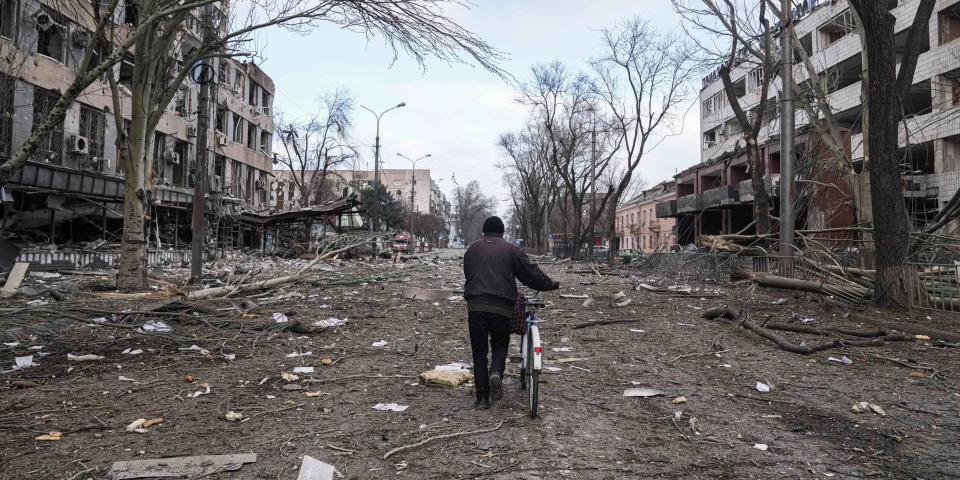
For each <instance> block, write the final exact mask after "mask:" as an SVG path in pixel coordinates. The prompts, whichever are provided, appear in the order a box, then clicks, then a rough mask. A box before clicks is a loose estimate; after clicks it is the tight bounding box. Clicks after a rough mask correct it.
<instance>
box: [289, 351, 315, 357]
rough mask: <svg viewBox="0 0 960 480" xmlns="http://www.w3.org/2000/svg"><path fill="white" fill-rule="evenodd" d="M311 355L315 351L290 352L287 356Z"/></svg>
mask: <svg viewBox="0 0 960 480" xmlns="http://www.w3.org/2000/svg"><path fill="white" fill-rule="evenodd" d="M310 355H313V352H303V353H297V352H293V353H288V354H287V358H297V357H309V356H310Z"/></svg>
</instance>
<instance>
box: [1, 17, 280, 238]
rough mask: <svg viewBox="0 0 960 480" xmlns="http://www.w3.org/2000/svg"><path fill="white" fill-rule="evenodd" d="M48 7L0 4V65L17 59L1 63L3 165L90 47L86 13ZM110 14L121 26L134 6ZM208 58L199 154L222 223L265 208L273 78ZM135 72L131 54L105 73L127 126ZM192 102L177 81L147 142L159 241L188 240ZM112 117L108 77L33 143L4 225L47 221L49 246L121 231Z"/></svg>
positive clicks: (189, 40) (186, 34)
mask: <svg viewBox="0 0 960 480" xmlns="http://www.w3.org/2000/svg"><path fill="white" fill-rule="evenodd" d="M56 5H58V4H55V3H49V2H40V1H37V0H3V1H2V3H0V51H2V52H3V56H4V58H22V61H20V62H15V63H11V62H0V86H2V88H0V109H2V112H0V113H2V114H0V161H6V160H7V159H9V158H10V156H11V155H12V154H13V153H14V152H16V151H17V149H18V148H20V146H21V145H23V143H24V142H26V141H27V139H28V137H29V136H30V134H31V132H32V130H33V128H34V127H35V126H36V125H37V124H39V123H40V122H42V121H43V120H44V119H45V118H46V116H47V114H48V113H49V112H50V110H51V108H52V106H53V105H54V104H55V103H56V102H57V101H58V100H59V98H60V93H59V92H62V91H64V90H65V89H66V88H67V87H68V86H69V85H70V83H71V82H72V80H73V78H74V76H75V75H76V69H77V67H78V63H79V62H80V59H81V58H82V56H83V52H84V48H86V46H87V42H88V38H89V37H90V31H89V30H88V29H87V27H85V24H86V23H87V22H85V21H84V19H82V18H75V15H76V12H82V11H84V9H73V8H70V7H65V8H63V9H61V10H58V9H56V7H55V6H56ZM218 5H220V3H219V2H218ZM218 8H223V7H218ZM116 15H117V18H118V19H124V21H126V18H135V16H136V3H134V2H131V1H121V2H120V5H119V6H118V10H117V13H116ZM131 16H132V17H131ZM118 21H119V20H118ZM131 21H135V20H131ZM199 25H200V22H199V20H198V19H197V18H195V17H190V18H188V20H187V21H186V22H185V23H184V26H185V28H184V30H183V32H182V39H181V41H180V42H179V43H180V44H181V46H180V49H181V50H184V51H185V50H187V49H190V48H192V47H194V46H198V45H199V42H200V32H199V29H200V27H199ZM177 54H178V55H179V52H177ZM211 62H212V64H211V65H210V66H211V67H214V68H215V69H216V71H217V72H218V75H217V77H216V78H215V79H213V84H214V88H213V89H212V91H213V92H215V95H214V96H213V99H212V105H211V108H210V110H211V113H210V115H211V119H210V122H209V124H210V135H209V136H208V138H209V143H208V145H207V146H206V148H209V151H210V152H212V155H210V157H209V160H208V163H209V165H208V169H209V170H208V172H209V175H208V178H209V179H210V185H209V187H210V188H209V189H208V191H209V192H210V195H211V197H216V198H217V201H216V202H210V203H212V204H216V205H226V206H229V208H226V209H222V210H220V211H221V213H226V214H228V215H230V214H234V213H238V212H239V211H240V210H260V209H263V208H266V207H267V206H268V197H267V192H268V191H269V188H270V181H271V169H272V161H271V160H272V159H271V146H272V133H273V119H272V116H271V108H272V105H273V95H274V84H273V81H272V80H271V79H270V77H268V76H267V75H266V74H265V73H264V72H263V71H262V70H261V69H260V68H259V67H258V66H257V65H255V64H253V63H240V62H237V61H235V60H232V59H220V60H215V61H211ZM133 70H134V65H133V56H132V55H131V56H129V57H128V58H127V59H124V60H123V61H122V62H120V63H119V64H118V65H117V66H116V67H115V70H114V74H115V75H116V76H117V78H118V79H119V85H120V88H119V90H120V96H121V98H120V99H119V104H120V106H121V110H122V111H121V112H120V116H121V117H122V118H124V119H125V120H128V119H129V118H130V109H131V101H130V93H129V92H130V86H131V85H132V83H131V82H132V78H133ZM198 95H199V86H198V85H197V84H196V83H195V82H193V81H190V80H187V81H185V82H184V83H183V84H182V85H181V86H180V89H179V92H178V93H177V94H176V96H175V97H174V99H173V100H172V101H171V102H170V105H169V106H168V107H167V109H166V111H165V112H164V113H163V116H162V118H161V120H160V122H159V124H158V125H157V129H156V132H155V133H154V138H153V141H154V146H155V148H154V154H153V175H152V178H153V181H154V185H153V188H152V191H153V206H154V209H153V210H154V211H153V212H152V217H153V218H154V219H155V221H156V222H157V224H158V226H159V230H160V232H161V237H162V238H163V240H164V243H169V244H171V245H178V244H182V242H184V241H189V238H190V232H191V230H190V228H189V225H190V208H189V207H190V204H192V202H193V189H192V187H193V179H194V178H195V175H194V173H195V172H194V165H195V158H196V149H197V147H198V146H197V133H198V132H197V125H198V115H197V112H198ZM112 110H113V99H112V96H111V91H110V87H109V85H108V84H107V82H106V81H105V79H101V80H100V81H95V82H94V83H93V85H91V86H90V87H89V88H87V89H86V90H85V91H84V92H83V93H82V94H81V95H80V96H79V97H78V98H77V100H76V101H75V102H74V103H73V105H71V106H70V108H69V110H68V112H67V114H66V117H65V119H64V121H63V123H62V124H60V125H58V126H57V127H56V128H55V129H54V130H53V131H52V132H51V133H50V135H48V136H47V137H46V138H45V139H43V140H42V144H41V146H40V148H39V150H38V151H37V153H36V154H35V155H34V156H33V158H31V159H30V160H29V161H28V163H27V164H26V165H25V166H24V167H23V169H21V171H20V172H18V173H17V174H16V176H15V177H14V178H13V179H12V181H11V182H9V183H8V184H7V185H6V186H5V188H6V191H7V192H8V193H9V194H10V195H5V200H8V201H9V202H8V203H6V204H5V205H6V206H7V207H8V208H5V210H4V216H5V218H6V222H5V223H4V226H3V227H4V229H6V230H28V229H31V228H35V227H37V226H39V225H40V224H43V225H44V226H46V225H47V224H50V229H51V241H54V240H67V239H69V238H73V239H75V240H80V239H82V238H88V237H93V238H97V237H100V236H101V235H103V236H104V237H106V238H113V236H112V235H107V233H106V232H101V231H100V229H97V228H95V227H97V226H99V227H100V228H102V229H104V230H108V231H112V232H116V231H118V230H119V227H120V222H119V219H120V216H119V215H120V214H119V212H122V211H123V209H122V208H121V204H122V202H123V195H124V187H123V183H124V179H123V173H122V172H121V171H120V168H119V166H118V162H117V158H118V152H117V148H116V144H115V142H116V138H117V132H118V129H119V128H125V126H123V125H121V126H118V125H116V122H115V120H114V119H115V116H114V114H113V113H112ZM11 202H12V203H11ZM48 211H49V212H50V213H47V212H48ZM86 217H90V218H86ZM64 222H68V223H69V225H68V226H69V228H64V227H60V232H62V233H58V231H57V227H56V225H57V224H62V223H64ZM91 225H92V226H93V227H91Z"/></svg>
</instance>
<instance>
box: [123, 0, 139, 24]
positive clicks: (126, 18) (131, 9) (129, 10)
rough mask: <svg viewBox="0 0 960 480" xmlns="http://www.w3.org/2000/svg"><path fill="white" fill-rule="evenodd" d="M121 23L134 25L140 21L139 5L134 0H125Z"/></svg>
mask: <svg viewBox="0 0 960 480" xmlns="http://www.w3.org/2000/svg"><path fill="white" fill-rule="evenodd" d="M123 23H124V24H126V25H136V24H138V23H140V6H139V5H137V2H136V0H127V1H126V2H125V4H124V8H123Z"/></svg>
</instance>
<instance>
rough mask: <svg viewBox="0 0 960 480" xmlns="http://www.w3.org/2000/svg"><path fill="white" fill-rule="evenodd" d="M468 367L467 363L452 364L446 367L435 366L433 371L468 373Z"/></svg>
mask: <svg viewBox="0 0 960 480" xmlns="http://www.w3.org/2000/svg"><path fill="white" fill-rule="evenodd" d="M470 367H471V365H470V364H469V363H463V362H453V363H448V364H446V365H437V366H436V367H433V369H434V370H436V371H438V372H451V373H470Z"/></svg>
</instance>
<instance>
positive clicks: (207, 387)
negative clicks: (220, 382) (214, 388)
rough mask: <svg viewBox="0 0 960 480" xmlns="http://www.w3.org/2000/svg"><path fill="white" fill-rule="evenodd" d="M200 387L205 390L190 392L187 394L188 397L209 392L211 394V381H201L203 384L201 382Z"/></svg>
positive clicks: (195, 396)
mask: <svg viewBox="0 0 960 480" xmlns="http://www.w3.org/2000/svg"><path fill="white" fill-rule="evenodd" d="M200 388H202V389H203V390H197V391H196V392H193V393H190V394H188V395H187V397H189V398H197V397H199V396H200V395H209V394H210V384H209V383H201V384H200Z"/></svg>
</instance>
